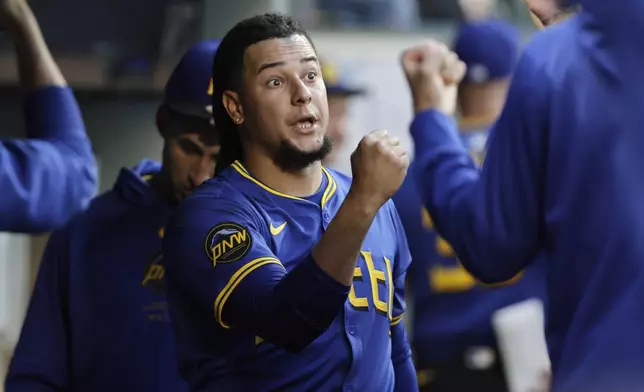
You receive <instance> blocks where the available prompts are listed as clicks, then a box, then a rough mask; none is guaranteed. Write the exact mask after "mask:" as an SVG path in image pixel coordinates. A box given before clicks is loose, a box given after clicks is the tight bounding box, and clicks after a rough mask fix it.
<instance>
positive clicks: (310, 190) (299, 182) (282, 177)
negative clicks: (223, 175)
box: [244, 148, 322, 197]
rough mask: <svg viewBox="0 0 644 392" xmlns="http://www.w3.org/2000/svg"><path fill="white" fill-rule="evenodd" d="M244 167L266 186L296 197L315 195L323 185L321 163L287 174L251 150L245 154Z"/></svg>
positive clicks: (264, 156) (268, 158)
mask: <svg viewBox="0 0 644 392" xmlns="http://www.w3.org/2000/svg"><path fill="white" fill-rule="evenodd" d="M244 166H246V168H247V169H248V170H249V171H250V172H251V173H252V175H253V177H255V178H256V179H257V180H259V181H260V182H261V183H263V184H264V185H267V186H268V187H270V188H272V189H274V190H276V191H278V192H280V193H285V194H287V195H291V196H295V197H307V196H310V195H312V194H314V193H315V192H317V191H318V190H319V189H320V184H321V183H322V169H321V167H322V164H321V162H319V161H318V162H314V163H313V164H311V165H310V166H308V167H306V168H304V169H301V170H298V171H295V172H287V171H284V170H282V169H281V168H280V167H278V166H277V165H275V163H274V162H273V160H272V159H271V158H270V157H268V156H267V155H265V154H263V153H261V152H258V151H254V149H252V148H249V149H248V150H247V153H245V154H244Z"/></svg>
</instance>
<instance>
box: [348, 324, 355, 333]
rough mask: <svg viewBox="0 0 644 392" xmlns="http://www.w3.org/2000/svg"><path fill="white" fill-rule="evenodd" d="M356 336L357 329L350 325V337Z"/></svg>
mask: <svg viewBox="0 0 644 392" xmlns="http://www.w3.org/2000/svg"><path fill="white" fill-rule="evenodd" d="M355 334H356V329H355V328H354V327H353V325H349V335H355Z"/></svg>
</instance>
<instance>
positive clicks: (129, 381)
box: [6, 161, 187, 392]
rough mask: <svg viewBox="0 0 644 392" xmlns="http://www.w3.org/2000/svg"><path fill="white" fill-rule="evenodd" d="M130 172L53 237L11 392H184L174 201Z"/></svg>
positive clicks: (146, 168) (143, 168)
mask: <svg viewBox="0 0 644 392" xmlns="http://www.w3.org/2000/svg"><path fill="white" fill-rule="evenodd" d="M159 169H160V166H159V164H157V163H155V162H151V161H143V162H141V163H140V164H139V165H138V166H136V167H135V168H133V169H123V170H122V171H121V173H120V175H119V177H118V180H117V182H116V184H115V186H114V189H113V190H112V191H110V192H107V193H106V194H104V195H102V196H100V197H98V198H96V199H95V200H94V201H93V202H92V203H91V205H90V207H89V209H88V210H87V211H86V212H85V213H83V214H81V215H78V216H77V217H75V218H74V219H72V221H70V222H69V224H67V225H66V226H65V227H63V228H62V229H60V230H58V231H56V232H54V233H53V234H52V236H51V238H50V239H49V243H48V244H47V248H46V250H45V254H44V257H43V260H42V264H41V266H40V271H39V274H38V279H37V282H36V286H35V289H34V292H33V295H32V298H31V303H30V305H29V310H28V312H27V318H26V320H25V323H24V326H23V329H22V334H21V336H20V340H19V342H18V346H17V347H16V351H15V353H14V357H13V359H12V361H11V365H10V369H9V373H8V376H7V380H6V391H7V392H41V391H66V392H71V391H79V392H81V391H82V392H88V391H92V392H103V391H104V392H108V391H109V392H115V391H118V392H129V391H131V392H146V391H150V392H163V391H167V392H181V391H186V390H187V387H186V385H185V384H184V382H183V380H182V379H181V378H180V376H179V374H178V367H177V366H178V365H177V357H176V351H175V344H174V336H173V332H172V327H171V323H170V320H169V318H168V313H167V308H166V299H165V292H164V283H163V282H164V279H163V278H164V271H165V270H164V267H163V264H162V263H161V257H160V251H161V237H162V235H163V227H164V224H165V220H166V218H167V217H168V215H169V213H171V211H172V208H171V206H170V205H169V204H168V203H167V202H165V201H164V199H162V198H161V197H160V196H159V194H158V193H157V192H156V191H154V190H153V189H151V188H150V187H149V186H148V184H147V182H146V179H149V177H150V176H152V175H154V173H156V172H158V171H159Z"/></svg>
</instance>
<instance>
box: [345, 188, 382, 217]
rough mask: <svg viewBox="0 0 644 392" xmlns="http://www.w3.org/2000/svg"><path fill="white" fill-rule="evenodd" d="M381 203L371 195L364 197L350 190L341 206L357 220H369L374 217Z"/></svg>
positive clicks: (362, 194)
mask: <svg viewBox="0 0 644 392" xmlns="http://www.w3.org/2000/svg"><path fill="white" fill-rule="evenodd" d="M382 204H383V203H382V202H381V201H380V200H377V199H376V198H374V197H373V196H372V195H366V194H364V193H361V192H358V191H356V190H354V189H350V190H349V192H348V193H347V197H346V198H345V199H344V203H343V205H344V206H346V208H347V209H348V210H349V211H350V212H351V214H352V215H354V216H356V217H358V219H365V220H370V219H374V218H375V217H376V214H377V213H378V210H379V209H380V207H382Z"/></svg>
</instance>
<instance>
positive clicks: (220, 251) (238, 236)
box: [212, 230, 248, 263]
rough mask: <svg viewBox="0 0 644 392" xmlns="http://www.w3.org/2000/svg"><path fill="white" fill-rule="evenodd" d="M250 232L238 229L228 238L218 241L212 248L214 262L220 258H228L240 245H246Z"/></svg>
mask: <svg viewBox="0 0 644 392" xmlns="http://www.w3.org/2000/svg"><path fill="white" fill-rule="evenodd" d="M247 235H248V232H247V231H246V230H242V231H238V232H237V233H234V234H231V235H230V237H228V238H227V239H225V240H223V241H221V242H219V243H217V244H216V245H215V246H214V247H213V248H212V255H213V258H214V262H215V263H216V262H217V260H219V259H220V258H226V256H228V255H229V254H230V253H233V252H236V251H237V250H238V248H239V247H242V246H245V244H246V236H247Z"/></svg>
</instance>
